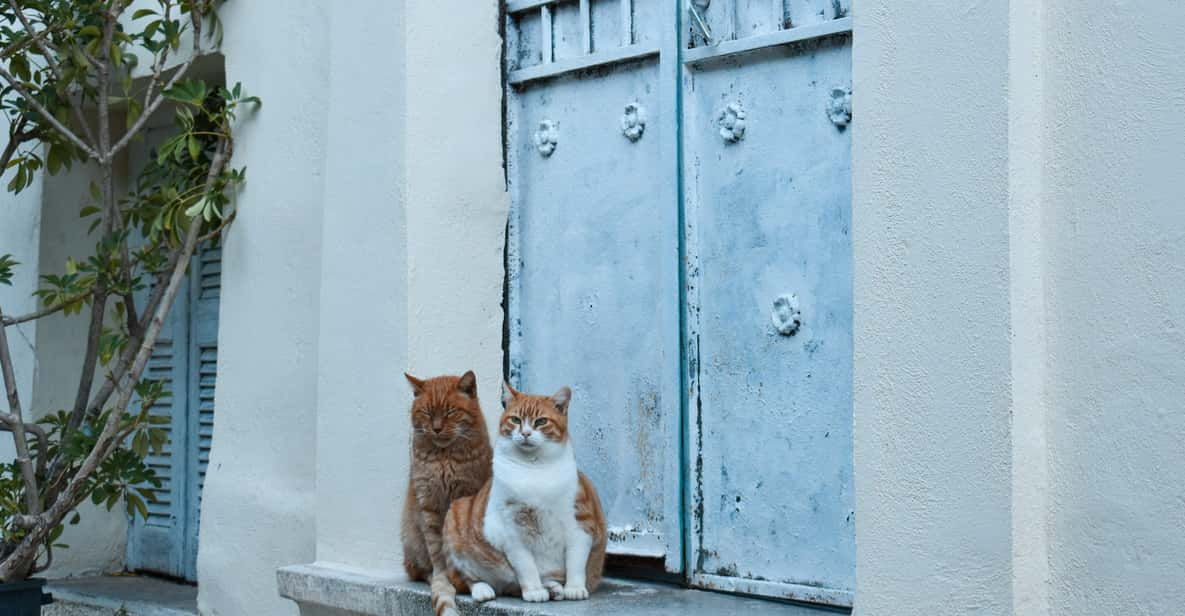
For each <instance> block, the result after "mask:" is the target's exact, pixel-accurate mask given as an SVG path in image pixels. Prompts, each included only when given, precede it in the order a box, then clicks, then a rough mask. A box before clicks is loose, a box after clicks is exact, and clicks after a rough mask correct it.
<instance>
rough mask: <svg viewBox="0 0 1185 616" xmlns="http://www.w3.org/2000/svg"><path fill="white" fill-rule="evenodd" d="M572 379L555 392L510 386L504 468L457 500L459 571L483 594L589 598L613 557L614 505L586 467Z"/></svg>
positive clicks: (447, 534) (455, 566)
mask: <svg viewBox="0 0 1185 616" xmlns="http://www.w3.org/2000/svg"><path fill="white" fill-rule="evenodd" d="M571 397H572V392H571V390H569V389H568V388H567V387H564V388H562V389H560V390H559V391H558V392H556V393H555V395H552V396H536V395H528V394H523V393H520V392H517V391H515V390H514V389H512V388H511V387H510V386H509V385H506V386H505V390H504V392H503V396H502V400H503V402H504V403H505V405H506V410H505V411H504V412H503V413H502V419H501V421H500V423H499V426H498V436H497V438H496V439H495V440H494V474H493V477H492V478H491V479H490V481H489V482H487V483H486V484H485V486H483V487H482V489H481V491H479V492H478V493H477V494H476V495H474V496H472V497H468V498H460V499H457V500H456V501H453V504H452V506H451V507H450V508H449V512H448V515H447V516H446V517H445V521H444V543H445V552H446V553H447V555H448V564H449V578H450V579H451V581H452V583H453V585H454V586H456V588H457V589H458V590H463V589H464V588H468V589H469V593H470V595H471V596H472V597H473V598H474V599H475V600H477V601H488V600H490V599H493V598H494V597H495V596H497V595H504V594H511V595H521V596H522V598H523V599H524V600H526V601H547V600H548V599H557V600H558V599H587V598H588V594H589V592H590V591H592V590H595V589H596V587H597V585H598V584H600V582H601V572H602V569H603V568H604V564H605V545H606V530H605V514H604V512H603V511H602V510H601V502H600V499H598V497H597V491H596V490H595V489H594V488H593V485H592V483H591V482H590V481H589V480H588V478H587V477H585V476H584V474H583V473H581V472H580V471H579V470H577V468H576V457H575V455H574V453H573V448H572V441H571V439H570V438H569V435H568V402H569V400H570V399H571Z"/></svg>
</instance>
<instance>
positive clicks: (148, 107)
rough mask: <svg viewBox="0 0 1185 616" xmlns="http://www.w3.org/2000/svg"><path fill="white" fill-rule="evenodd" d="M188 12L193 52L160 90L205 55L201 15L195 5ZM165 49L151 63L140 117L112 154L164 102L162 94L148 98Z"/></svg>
mask: <svg viewBox="0 0 1185 616" xmlns="http://www.w3.org/2000/svg"><path fill="white" fill-rule="evenodd" d="M202 11H203V12H202V15H204V11H205V9H204V8H203V9H202ZM190 14H191V16H192V23H193V53H192V55H191V56H190V57H189V58H188V59H187V60H185V62H183V63H182V64H181V66H180V67H178V68H177V72H175V73H173V76H172V77H170V78H169V82H168V83H167V84H165V87H163V88H161V89H160V91H161V92H164V91H165V90H168V89H169V88H172V87H173V86H174V85H177V82H178V81H180V80H181V78H182V77H184V76H185V73H186V72H188V71H189V67H190V66H192V65H193V63H194V61H195V60H197V59H198V58H200V57H202V56H203V55H205V54H204V53H203V52H202V43H201V41H202V20H201V17H202V15H199V14H198V8H197V7H196V6H195V7H194V8H193V9H191V10H190ZM167 50H168V46H167V45H166V46H165V50H163V51H162V52H161V55H160V56H157V61H156V62H155V63H153V65H152V81H150V82H148V93H147V94H146V95H145V97H144V109H143V110H142V111H141V112H140V117H138V118H136V122H135V123H134V124H132V127H131V128H130V129H128V132H127V134H125V135H124V136H123V138H122V139H120V140H119V141H118V142H116V144H115V145H114V146H113V147H112V148H111V152H112V154H114V153H116V152H119V151H120V150H122V149H123V148H124V147H126V146H127V144H128V143H130V142H131V140H132V138H133V137H135V136H136V134H137V133H139V132H140V129H142V128H144V125H145V124H146V123H148V118H150V117H152V114H154V113H156V110H157V109H159V108H160V106H161V104H162V103H164V102H165V96H164V94H159V95H158V96H157V97H156V98H155V99H153V100H151V101H149V100H148V99H149V98H150V97H151V95H152V90H153V86H154V85H155V84H156V83H157V82H158V81H159V80H160V76H161V73H163V71H164V68H163V67H164V63H165V58H166V57H167V56H168V51H167Z"/></svg>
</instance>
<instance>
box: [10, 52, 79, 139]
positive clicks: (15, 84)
mask: <svg viewBox="0 0 1185 616" xmlns="http://www.w3.org/2000/svg"><path fill="white" fill-rule="evenodd" d="M0 77H3V78H4V81H7V82H8V85H10V86H12V89H13V90H16V92H17V94H20V95H21V97H22V98H24V99H25V101H26V102H28V103H29V105H30V106H31V107H33V109H36V110H37V113H39V114H41V117H43V118H45V121H46V122H49V123H50V125H52V126H53V127H54V128H55V129H57V131H58V133H59V134H61V135H62V136H63V137H65V138H66V139H69V140H70V141H72V142H74V145H76V146H78V147H79V148H81V149H82V151H83V152H86V154H87V156H90V157H91V158H93V159H95V160H98V159H99V154H98V153H97V152H95V149H94V148H92V147H91V146H89V145H87V143H86V142H85V141H83V140H82V139H81V138H80V137H79V136H78V135H75V134H74V131H72V130H70V129H68V128H66V125H65V124H62V123H61V122H60V121H58V119H57V118H56V117H54V115H53V114H52V113H50V112H49V110H48V109H46V108H45V105H42V104H41V101H39V100H37V99H36V98H35V97H34V96H33V95H32V94H29V91H28V90H26V89H25V87H24V86H22V85H21V83H20V81H19V80H17V78H16V77H13V76H12V73H10V72H8V69H6V68H4V65H3V64H0Z"/></svg>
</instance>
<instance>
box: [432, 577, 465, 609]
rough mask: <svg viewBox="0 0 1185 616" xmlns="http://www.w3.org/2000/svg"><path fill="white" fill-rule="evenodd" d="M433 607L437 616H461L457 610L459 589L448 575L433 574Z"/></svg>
mask: <svg viewBox="0 0 1185 616" xmlns="http://www.w3.org/2000/svg"><path fill="white" fill-rule="evenodd" d="M432 609H433V610H435V612H436V616H460V612H458V611H457V589H456V587H454V586H453V584H452V582H450V581H449V579H448V576H447V575H444V574H436V575H433V576H432Z"/></svg>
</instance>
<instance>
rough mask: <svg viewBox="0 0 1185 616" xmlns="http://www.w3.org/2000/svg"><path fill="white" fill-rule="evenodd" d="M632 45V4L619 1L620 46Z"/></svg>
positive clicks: (630, 1)
mask: <svg viewBox="0 0 1185 616" xmlns="http://www.w3.org/2000/svg"><path fill="white" fill-rule="evenodd" d="M633 44H634V2H633V0H621V46H622V47H629V46H630V45H633Z"/></svg>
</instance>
